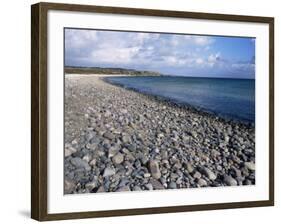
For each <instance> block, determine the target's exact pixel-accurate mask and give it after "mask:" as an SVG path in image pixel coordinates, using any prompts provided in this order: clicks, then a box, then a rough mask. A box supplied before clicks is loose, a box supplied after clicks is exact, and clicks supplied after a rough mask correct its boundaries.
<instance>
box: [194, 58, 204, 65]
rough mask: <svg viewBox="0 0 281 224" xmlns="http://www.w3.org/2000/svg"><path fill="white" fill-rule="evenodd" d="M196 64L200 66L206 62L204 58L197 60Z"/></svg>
mask: <svg viewBox="0 0 281 224" xmlns="http://www.w3.org/2000/svg"><path fill="white" fill-rule="evenodd" d="M195 62H196V64H198V65H203V64H204V60H203V59H202V58H197V59H196V60H195Z"/></svg>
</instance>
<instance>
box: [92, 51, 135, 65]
mask: <svg viewBox="0 0 281 224" xmlns="http://www.w3.org/2000/svg"><path fill="white" fill-rule="evenodd" d="M138 51H139V47H128V48H107V49H99V50H94V51H93V52H92V54H91V61H92V62H100V63H114V64H127V63H130V62H132V58H133V57H134V56H135V55H136V54H137V53H138Z"/></svg>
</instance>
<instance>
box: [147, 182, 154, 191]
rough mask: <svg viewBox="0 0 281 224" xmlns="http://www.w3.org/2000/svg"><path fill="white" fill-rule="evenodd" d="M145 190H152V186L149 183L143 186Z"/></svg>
mask: <svg viewBox="0 0 281 224" xmlns="http://www.w3.org/2000/svg"><path fill="white" fill-rule="evenodd" d="M145 188H146V189H147V190H150V191H151V190H153V186H152V184H151V183H148V184H146V185H145Z"/></svg>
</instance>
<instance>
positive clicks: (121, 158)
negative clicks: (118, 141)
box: [112, 152, 124, 165]
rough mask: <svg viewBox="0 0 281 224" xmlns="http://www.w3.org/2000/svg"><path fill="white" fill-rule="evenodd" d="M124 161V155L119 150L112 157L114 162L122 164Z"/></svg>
mask: <svg viewBox="0 0 281 224" xmlns="http://www.w3.org/2000/svg"><path fill="white" fill-rule="evenodd" d="M123 161H124V155H123V154H122V153H120V152H118V153H117V154H116V155H115V156H113V158H112V162H113V163H114V164H115V165H118V164H121V163H122V162H123Z"/></svg>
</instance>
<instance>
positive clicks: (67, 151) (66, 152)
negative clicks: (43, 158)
mask: <svg viewBox="0 0 281 224" xmlns="http://www.w3.org/2000/svg"><path fill="white" fill-rule="evenodd" d="M76 151H77V150H76V149H75V148H74V147H72V146H67V147H66V148H65V150H64V156H65V157H67V156H71V155H72V154H73V153H75V152H76Z"/></svg>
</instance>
